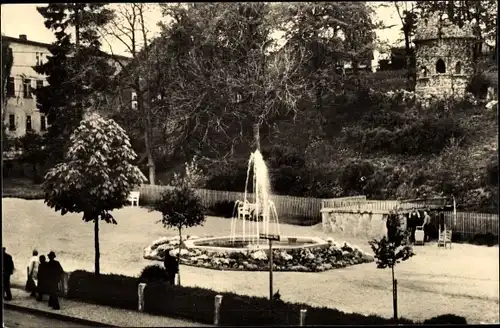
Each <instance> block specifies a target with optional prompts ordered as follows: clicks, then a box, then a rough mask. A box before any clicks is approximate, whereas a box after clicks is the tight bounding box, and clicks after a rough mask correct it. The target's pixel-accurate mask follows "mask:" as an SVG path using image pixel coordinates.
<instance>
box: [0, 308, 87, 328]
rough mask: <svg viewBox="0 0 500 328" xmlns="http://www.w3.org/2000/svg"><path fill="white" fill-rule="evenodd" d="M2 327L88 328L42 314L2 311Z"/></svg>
mask: <svg viewBox="0 0 500 328" xmlns="http://www.w3.org/2000/svg"><path fill="white" fill-rule="evenodd" d="M3 326H4V327H5V328H16V327H22V328H24V327H58V328H66V327H89V326H86V325H81V324H76V323H72V322H68V321H63V320H57V319H52V318H50V317H47V316H46V315H43V314H32V313H26V312H24V311H18V310H9V309H4V312H3Z"/></svg>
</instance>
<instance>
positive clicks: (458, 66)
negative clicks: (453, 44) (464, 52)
mask: <svg viewBox="0 0 500 328" xmlns="http://www.w3.org/2000/svg"><path fill="white" fill-rule="evenodd" d="M455 74H462V63H461V62H458V63H457V64H456V65H455Z"/></svg>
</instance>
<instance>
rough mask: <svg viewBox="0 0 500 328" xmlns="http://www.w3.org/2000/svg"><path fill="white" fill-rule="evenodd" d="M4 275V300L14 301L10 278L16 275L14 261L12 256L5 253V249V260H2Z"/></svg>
mask: <svg viewBox="0 0 500 328" xmlns="http://www.w3.org/2000/svg"><path fill="white" fill-rule="evenodd" d="M2 260H3V261H2V264H3V265H2V274H3V293H4V299H5V300H6V301H11V300H12V292H11V290H10V276H12V274H13V273H14V269H15V268H14V261H13V260H12V256H11V255H10V254H8V253H7V252H6V251H5V247H3V258H2Z"/></svg>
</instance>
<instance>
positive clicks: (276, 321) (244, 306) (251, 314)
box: [220, 294, 300, 326]
mask: <svg viewBox="0 0 500 328" xmlns="http://www.w3.org/2000/svg"><path fill="white" fill-rule="evenodd" d="M299 313H300V306H299V305H298V304H289V303H285V302H271V301H269V299H267V298H263V297H249V296H240V295H235V294H226V295H224V298H223V300H222V304H221V309H220V316H221V324H222V325H223V326H243V325H249V326H267V325H276V326H293V325H297V324H298V323H299Z"/></svg>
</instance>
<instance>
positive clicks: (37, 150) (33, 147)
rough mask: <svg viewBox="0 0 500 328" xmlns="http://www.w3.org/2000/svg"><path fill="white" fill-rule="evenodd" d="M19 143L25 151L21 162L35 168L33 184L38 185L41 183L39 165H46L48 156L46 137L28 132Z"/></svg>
mask: <svg viewBox="0 0 500 328" xmlns="http://www.w3.org/2000/svg"><path fill="white" fill-rule="evenodd" d="M19 141H20V146H21V148H22V150H23V152H22V154H21V161H22V162H25V163H29V164H31V166H32V168H33V183H35V184H37V183H39V182H40V175H39V173H38V165H43V164H44V162H45V156H46V153H45V151H44V146H45V142H44V137H43V136H42V135H40V134H38V133H36V132H28V133H26V134H25V135H24V136H22V137H21V138H20V140H19Z"/></svg>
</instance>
